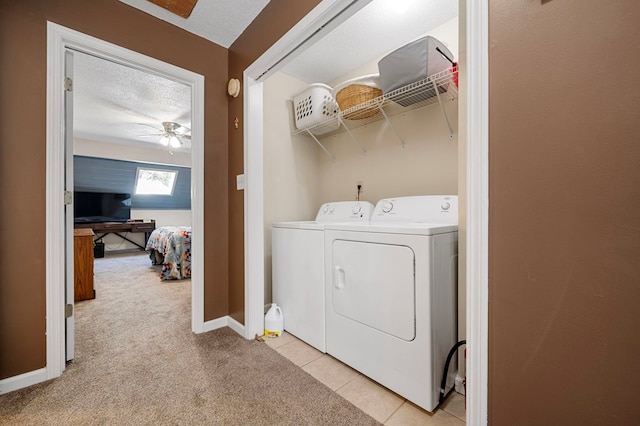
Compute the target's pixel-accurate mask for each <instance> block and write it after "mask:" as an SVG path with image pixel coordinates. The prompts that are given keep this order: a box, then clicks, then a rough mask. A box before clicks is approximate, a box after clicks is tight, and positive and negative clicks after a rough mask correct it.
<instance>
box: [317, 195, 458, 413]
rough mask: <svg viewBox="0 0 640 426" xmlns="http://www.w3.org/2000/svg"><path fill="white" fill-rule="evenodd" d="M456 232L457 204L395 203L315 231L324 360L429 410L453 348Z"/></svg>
mask: <svg viewBox="0 0 640 426" xmlns="http://www.w3.org/2000/svg"><path fill="white" fill-rule="evenodd" d="M457 223H458V199H457V196H418V197H400V198H394V199H384V200H381V201H379V202H378V204H377V205H376V207H375V210H374V213H373V216H372V218H371V221H369V222H363V223H353V224H327V225H326V226H325V232H324V236H325V259H326V261H325V277H326V278H325V280H326V286H325V290H326V342H327V347H326V349H327V353H329V354H330V355H332V356H334V357H335V358H337V359H339V360H341V361H343V362H344V363H346V364H348V365H350V366H351V367H353V368H355V369H356V370H358V371H360V372H361V373H363V374H365V375H366V376H369V377H370V378H372V379H373V380H375V381H377V382H378V383H380V384H382V385H384V386H386V387H387V388H389V389H391V390H393V391H394V392H396V393H398V394H400V395H402V396H403V397H405V398H407V399H408V400H410V401H412V402H413V403H415V404H417V405H419V406H420V407H422V408H424V409H426V410H429V411H433V409H434V408H435V407H436V406H437V405H438V399H439V396H440V382H441V380H442V374H443V369H444V364H445V361H446V357H447V354H448V352H449V350H450V349H451V347H453V345H454V344H455V343H456V341H457V264H458V258H457V254H458V226H457ZM451 365H454V366H455V365H457V364H456V362H455V361H453V362H452V364H451ZM454 379H455V372H453V373H452V374H449V377H448V380H447V389H446V390H447V391H448V390H449V389H451V386H452V385H453V383H454V381H455V380H454Z"/></svg>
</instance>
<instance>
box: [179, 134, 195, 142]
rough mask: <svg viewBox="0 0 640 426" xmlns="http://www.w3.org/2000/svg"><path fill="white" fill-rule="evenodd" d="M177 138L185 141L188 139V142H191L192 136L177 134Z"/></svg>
mask: <svg viewBox="0 0 640 426" xmlns="http://www.w3.org/2000/svg"><path fill="white" fill-rule="evenodd" d="M176 136H177V137H178V138H183V139H186V140H188V141H190V140H191V135H185V134H182V133H176Z"/></svg>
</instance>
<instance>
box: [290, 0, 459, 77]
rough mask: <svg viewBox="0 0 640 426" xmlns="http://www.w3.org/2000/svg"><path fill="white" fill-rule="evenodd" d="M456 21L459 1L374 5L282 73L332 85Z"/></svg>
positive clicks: (384, 0)
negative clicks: (366, 65)
mask: <svg viewBox="0 0 640 426" xmlns="http://www.w3.org/2000/svg"><path fill="white" fill-rule="evenodd" d="M456 16H458V2H457V1H456V0H373V1H372V2H371V3H369V4H368V5H366V6H365V7H364V8H362V9H361V10H360V11H358V12H357V13H356V14H354V15H353V16H351V17H350V18H349V19H347V20H346V21H345V22H343V23H342V24H341V25H340V26H338V27H337V28H336V29H335V30H333V31H332V32H331V33H329V34H327V35H325V36H324V37H323V38H322V39H321V40H320V41H318V42H317V43H315V44H314V45H313V46H311V47H309V48H307V49H306V50H305V51H304V52H302V53H301V54H299V55H298V56H296V57H295V59H294V60H293V61H291V62H290V63H289V64H287V65H285V67H284V68H283V69H281V71H283V72H285V73H286V74H289V75H291V76H293V77H296V78H298V79H299V80H302V81H305V82H307V83H327V84H328V83H330V82H332V81H334V80H335V79H337V78H338V77H341V76H343V75H345V74H346V73H348V72H349V71H351V70H353V69H355V68H358V67H360V66H361V65H364V64H366V63H368V62H371V61H372V60H374V59H376V58H379V57H382V56H384V55H385V54H387V53H388V52H391V51H393V50H394V49H396V48H398V47H400V46H402V45H404V44H406V43H407V42H409V41H412V40H415V39H417V38H419V37H420V36H422V35H424V34H425V33H427V32H428V31H429V30H431V29H433V28H435V27H437V26H439V25H441V24H443V23H445V22H446V21H449V20H451V19H453V18H455V17H456ZM455 50H456V51H457V48H456V49H455Z"/></svg>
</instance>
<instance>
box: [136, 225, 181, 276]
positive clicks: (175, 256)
mask: <svg viewBox="0 0 640 426" xmlns="http://www.w3.org/2000/svg"><path fill="white" fill-rule="evenodd" d="M146 250H147V251H148V252H149V258H150V259H151V263H152V264H153V265H162V271H161V272H160V279H162V280H180V279H183V278H190V277H191V227H190V226H161V227H159V228H156V229H155V230H154V231H153V232H152V233H151V235H150V236H149V240H148V241H147V246H146Z"/></svg>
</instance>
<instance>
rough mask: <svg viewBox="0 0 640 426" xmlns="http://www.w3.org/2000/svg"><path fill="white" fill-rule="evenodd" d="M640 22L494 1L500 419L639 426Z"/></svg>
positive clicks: (633, 5) (602, 5)
mask: <svg viewBox="0 0 640 426" xmlns="http://www.w3.org/2000/svg"><path fill="white" fill-rule="evenodd" d="M638 17H640V3H638V2H637V1H635V0H611V1H598V0H552V1H549V0H547V1H519V2H513V1H510V0H492V1H490V14H489V22H490V34H489V42H490V61H489V67H490V89H489V96H490V110H489V111H490V115H489V125H490V127H489V150H490V159H489V161H490V164H489V167H490V172H489V176H490V185H489V193H490V198H489V215H490V222H489V261H490V265H489V266H490V271H489V277H490V281H489V310H490V318H489V423H490V424H492V425H514V424H518V425H551V424H557V425H576V424H580V425H585V424H612V425H613V424H616V425H628V424H637V422H638V418H639V417H638V416H640V405H639V404H638V402H639V401H640V388H638V385H637V384H638V381H639V379H640V365H639V364H638V362H637V360H638V358H639V354H640V339H638V336H639V334H638V331H637V330H638V324H639V323H640V309H639V308H638V304H639V303H640V278H639V277H640V95H639V94H640V86H639V80H638V76H640V43H638V40H640V25H639V24H638Z"/></svg>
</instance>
